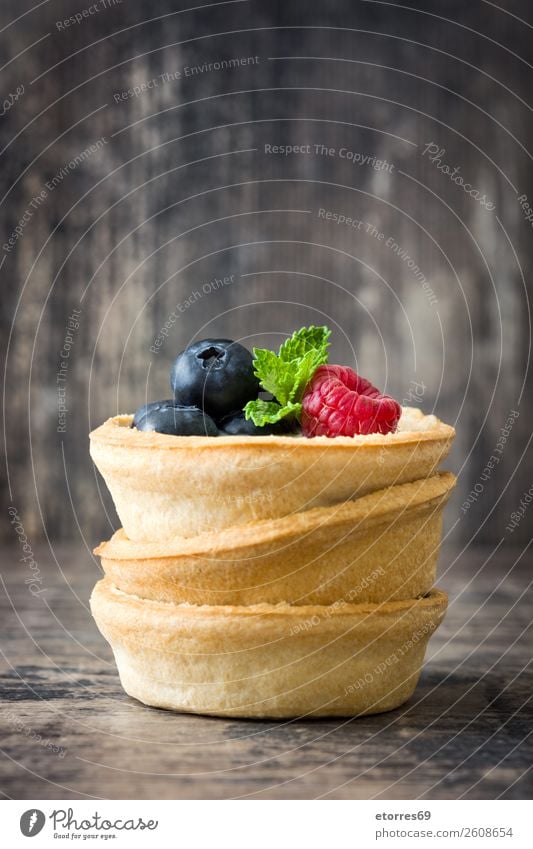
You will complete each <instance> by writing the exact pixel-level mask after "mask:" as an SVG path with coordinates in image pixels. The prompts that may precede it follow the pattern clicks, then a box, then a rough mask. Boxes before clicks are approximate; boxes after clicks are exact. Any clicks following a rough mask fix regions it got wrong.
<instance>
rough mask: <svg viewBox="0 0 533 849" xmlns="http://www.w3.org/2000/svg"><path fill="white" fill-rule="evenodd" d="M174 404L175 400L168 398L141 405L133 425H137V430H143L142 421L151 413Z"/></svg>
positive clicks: (134, 417)
mask: <svg viewBox="0 0 533 849" xmlns="http://www.w3.org/2000/svg"><path fill="white" fill-rule="evenodd" d="M173 404H174V401H173V400H172V398H167V400H166V401H152V402H151V403H150V404H143V405H142V407H139V409H138V410H137V411H136V412H135V415H134V416H133V421H132V423H131V426H132V427H136V428H137V430H142V429H143V428H142V427H141V424H142V421H143V419H144V418H146V416H147V415H148V414H149V413H155V412H157V410H160V409H161V408H162V407H169V406H172V405H173Z"/></svg>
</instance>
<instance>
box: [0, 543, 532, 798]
mask: <svg viewBox="0 0 533 849" xmlns="http://www.w3.org/2000/svg"><path fill="white" fill-rule="evenodd" d="M36 554H37V560H38V563H39V566H40V568H41V574H42V578H43V583H42V587H43V588H44V590H45V591H44V592H43V593H42V594H41V596H40V598H35V597H33V596H32V595H31V593H29V592H28V588H27V586H26V585H25V584H24V577H25V573H24V568H23V566H21V564H20V563H18V562H17V561H18V557H19V552H18V551H14V550H13V549H6V550H3V551H2V557H3V563H4V564H5V567H6V568H5V574H6V575H7V580H6V583H5V584H4V592H3V596H2V613H1V615H2V621H4V622H5V625H6V633H7V634H8V635H9V637H8V639H7V640H5V641H4V646H3V669H2V681H1V684H2V692H3V698H4V704H3V710H2V740H3V749H4V757H3V760H2V766H1V774H2V788H3V792H4V793H5V794H6V795H7V796H9V797H11V798H16V799H22V798H28V799H29V798H38V799H48V798H49V799H54V798H58V799H71V798H72V799H74V798H133V799H143V798H152V799H153V798H159V799H182V798H205V799H215V798H216V799H220V798H224V799H226V798H235V797H238V798H258V799H267V798H289V799H300V798H305V799H308V798H316V797H321V798H322V797H324V798H341V799H369V798H379V799H441V798H447V799H448V798H459V797H460V798H465V799H476V798H482V799H495V798H508V799H513V798H529V797H530V795H531V790H532V782H531V773H530V769H531V748H530V744H529V743H528V735H530V732H531V675H530V674H529V673H528V672H527V666H528V663H529V658H530V646H531V634H530V633H529V634H528V625H529V622H530V614H529V609H528V607H529V604H528V596H527V595H525V592H526V590H527V587H528V585H529V581H530V567H531V564H530V562H529V563H527V562H526V557H525V556H524V557H521V556H520V554H519V552H517V551H514V550H513V549H509V548H506V547H505V546H503V547H500V549H499V551H498V552H496V553H494V552H492V551H489V550H487V551H480V550H477V551H475V552H473V551H466V552H464V553H462V554H461V555H460V556H457V555H456V556H453V555H452V553H451V552H450V551H445V552H444V553H443V555H442V557H441V565H440V573H441V574H440V579H439V586H441V587H443V588H445V589H446V590H448V591H449V593H450V608H449V611H448V615H447V618H446V619H445V621H444V624H443V625H442V626H441V627H440V629H439V630H438V631H437V633H436V634H435V635H434V637H433V639H432V641H431V643H430V650H429V655H428V657H427V660H426V667H425V669H424V672H423V674H422V678H421V682H420V684H419V686H418V688H417V690H416V692H415V695H414V697H413V698H412V699H411V700H410V701H409V702H408V703H407V704H406V705H405V706H404V707H402V708H400V709H398V710H396V711H393V712H391V713H388V714H382V715H381V716H371V717H363V718H360V719H356V720H316V721H305V720H298V721H291V722H266V721H264V722H257V721H240V720H225V719H212V718H206V717H196V716H187V715H180V714H175V713H171V712H166V711H162V710H155V709H151V708H147V707H145V706H144V705H141V704H140V703H138V702H136V701H134V700H133V699H130V698H129V697H128V696H126V695H125V694H124V692H123V691H122V690H121V688H120V684H119V681H118V677H117V674H116V670H115V667H114V663H113V659H112V655H111V651H110V649H109V647H108V646H107V644H106V643H105V642H104V640H103V639H102V637H101V636H100V635H99V633H98V631H97V629H96V626H95V625H94V623H93V621H92V619H91V616H90V614H89V612H88V607H87V601H88V597H89V594H90V590H91V587H92V585H93V583H94V582H95V580H96V579H97V578H98V577H99V570H98V568H97V566H96V564H95V562H94V560H93V559H92V558H91V557H90V556H89V555H88V554H86V553H84V552H83V551H82V550H81V549H80V548H79V547H74V546H63V547H59V548H56V549H54V556H53V557H52V555H51V554H50V551H48V550H47V549H45V548H44V547H43V548H42V549H41V550H40V551H38V552H36ZM10 566H12V567H13V568H12V569H10ZM36 735H41V738H42V741H41V742H39V741H38V740H37V739H36ZM43 741H44V742H43ZM52 745H55V746H56V747H60V749H59V751H58V752H54V751H52V748H51V746H52Z"/></svg>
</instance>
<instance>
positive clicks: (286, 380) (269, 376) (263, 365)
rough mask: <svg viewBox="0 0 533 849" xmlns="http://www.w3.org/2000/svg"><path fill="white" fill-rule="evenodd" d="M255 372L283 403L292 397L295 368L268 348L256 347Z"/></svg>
mask: <svg viewBox="0 0 533 849" xmlns="http://www.w3.org/2000/svg"><path fill="white" fill-rule="evenodd" d="M254 358H255V359H254V372H255V376H256V377H258V378H259V380H260V381H261V386H262V387H263V389H265V390H266V391H267V392H271V393H272V395H274V397H275V398H277V399H278V401H279V403H280V404H281V405H283V404H286V403H287V401H288V400H289V399H290V397H291V394H292V389H293V384H294V368H293V367H292V366H291V364H290V363H285V362H283V361H282V360H280V359H279V357H277V356H276V354H275V353H274V351H269V350H267V349H266V348H254Z"/></svg>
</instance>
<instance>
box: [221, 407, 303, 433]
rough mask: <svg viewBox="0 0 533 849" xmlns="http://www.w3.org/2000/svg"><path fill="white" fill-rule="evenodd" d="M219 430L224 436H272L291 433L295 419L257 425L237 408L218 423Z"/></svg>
mask: <svg viewBox="0 0 533 849" xmlns="http://www.w3.org/2000/svg"><path fill="white" fill-rule="evenodd" d="M218 426H219V429H220V432H221V433H223V434H224V435H226V436H272V435H278V436H283V434H287V433H291V432H293V431H294V430H296V427H297V422H296V420H289V419H282V420H281V421H280V422H276V424H267V425H264V427H258V426H257V425H255V424H254V423H253V421H252V420H251V419H245V417H244V413H243V412H242V411H239V410H237V411H236V412H234V413H230V415H229V416H225V417H224V418H223V419H221V421H219V423H218Z"/></svg>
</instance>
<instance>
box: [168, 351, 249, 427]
mask: <svg viewBox="0 0 533 849" xmlns="http://www.w3.org/2000/svg"><path fill="white" fill-rule="evenodd" d="M170 385H171V387H172V389H173V390H174V399H175V401H176V403H177V404H186V405H191V404H193V405H194V406H196V407H200V409H202V410H205V411H206V413H209V415H210V416H213V418H214V419H220V418H222V417H223V416H226V415H228V414H229V413H231V412H232V410H242V408H243V407H244V405H245V404H246V402H247V401H252V400H253V399H255V398H257V396H258V394H259V381H258V379H257V378H256V376H255V375H254V369H253V357H252V355H251V353H250V351H248V350H247V349H246V348H245V347H244V346H243V345H241V344H240V343H239V342H232V340H231V339H203V340H202V341H201V342H195V343H194V344H193V345H189V347H188V348H186V349H185V350H184V351H182V352H181V353H180V354H178V356H177V358H176V361H175V363H174V365H173V367H172V370H171V372H170Z"/></svg>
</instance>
